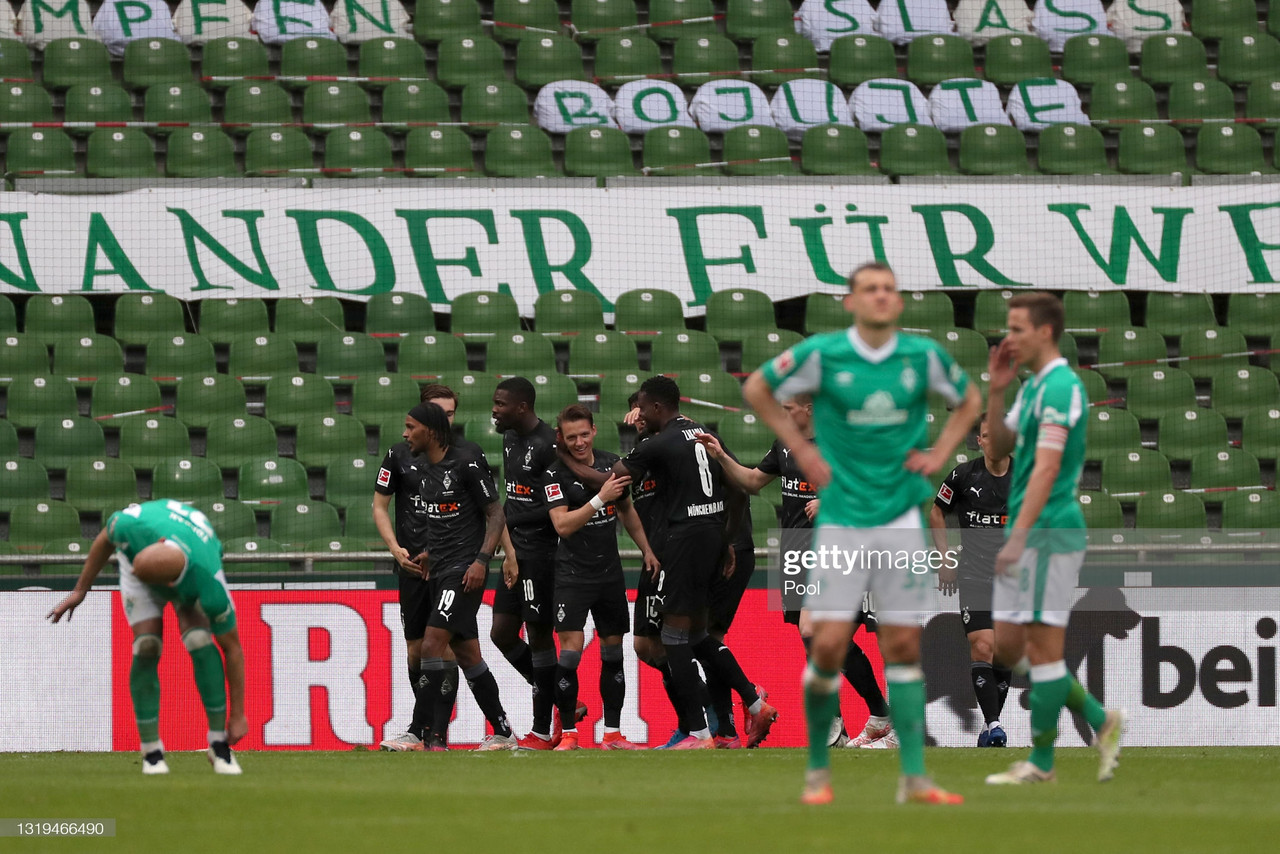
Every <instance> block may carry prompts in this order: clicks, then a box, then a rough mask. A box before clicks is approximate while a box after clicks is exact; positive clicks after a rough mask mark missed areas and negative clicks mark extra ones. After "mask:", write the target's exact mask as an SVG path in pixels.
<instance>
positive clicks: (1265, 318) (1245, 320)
mask: <svg viewBox="0 0 1280 854" xmlns="http://www.w3.org/2000/svg"><path fill="white" fill-rule="evenodd" d="M1227 326H1229V327H1231V328H1232V329H1234V330H1235V331H1236V332H1239V333H1241V334H1243V335H1246V336H1248V337H1251V338H1270V337H1271V335H1272V333H1274V332H1275V331H1276V330H1277V329H1280V295H1277V294H1274V293H1266V292H1262V291H1258V292H1255V293H1234V294H1232V295H1231V296H1229V297H1228V298H1227Z"/></svg>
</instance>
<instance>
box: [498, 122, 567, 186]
mask: <svg viewBox="0 0 1280 854" xmlns="http://www.w3.org/2000/svg"><path fill="white" fill-rule="evenodd" d="M484 171H485V174H486V175H490V176H492V177H494V178H536V177H542V176H547V175H556V174H557V170H556V166H555V162H554V161H553V160H552V157H551V140H550V139H549V138H548V137H547V135H546V134H545V133H543V132H542V131H540V130H538V129H537V128H535V127H533V126H532V125H518V126H515V127H500V128H495V129H494V130H493V131H491V132H490V133H489V137H488V140H487V142H486V147H485V152H484Z"/></svg>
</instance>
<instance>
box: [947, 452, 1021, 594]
mask: <svg viewBox="0 0 1280 854" xmlns="http://www.w3.org/2000/svg"><path fill="white" fill-rule="evenodd" d="M1012 471H1013V466H1012V465H1011V466H1010V467H1009V471H1007V472H1005V474H1004V475H1003V476H1002V477H996V476H995V475H993V474H992V473H991V471H990V470H989V469H988V468H987V461H986V459H985V458H984V457H978V458H977V459H974V460H969V461H968V462H967V463H961V464H960V465H958V466H956V467H955V469H954V470H953V471H952V472H951V474H949V475H947V479H946V480H944V481H943V482H942V486H940V487H938V494H937V495H936V496H934V499H933V503H934V504H936V505H937V506H938V507H940V508H942V512H943V513H954V514H955V515H956V519H957V521H958V522H959V523H960V528H961V532H960V543H961V545H962V546H963V547H964V548H963V549H961V551H960V567H959V571H960V573H961V574H962V575H965V576H967V577H979V578H989V577H991V575H992V573H993V572H994V570H995V564H996V553H997V552H999V551H1000V547H1001V546H1003V545H1004V540H1005V537H1004V526H1005V523H1006V522H1007V521H1008V520H1009V480H1010V474H1009V473H1010V472H1012Z"/></svg>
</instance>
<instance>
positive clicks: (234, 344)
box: [215, 334, 298, 385]
mask: <svg viewBox="0 0 1280 854" xmlns="http://www.w3.org/2000/svg"><path fill="white" fill-rule="evenodd" d="M215 340H216V339H215ZM228 352H229V354H230V355H229V357H228V361H227V373H229V374H230V375H231V376H233V377H238V378H239V379H240V380H241V381H243V382H245V383H248V384H253V385H262V384H263V383H265V382H266V381H267V380H269V379H270V378H271V377H273V376H275V375H276V374H292V373H295V372H296V371H297V370H298V349H297V347H296V346H295V345H294V343H293V342H292V341H290V340H289V338H288V336H286V335H254V334H248V335H237V336H234V337H233V338H232V340H231V342H230V345H229V348H228Z"/></svg>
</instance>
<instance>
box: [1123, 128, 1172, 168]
mask: <svg viewBox="0 0 1280 854" xmlns="http://www.w3.org/2000/svg"><path fill="white" fill-rule="evenodd" d="M1116 157H1117V163H1118V165H1119V167H1120V171H1121V172H1122V173H1124V174H1127V175H1169V174H1172V173H1181V174H1185V173H1186V172H1187V151H1186V147H1185V146H1184V145H1183V142H1182V134H1180V133H1178V131H1177V130H1176V129H1174V128H1172V127H1170V126H1169V125H1150V124H1148V125H1141V126H1138V125H1129V126H1128V127H1125V128H1122V129H1121V130H1120V138H1119V145H1118V147H1117V155H1116Z"/></svg>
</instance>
